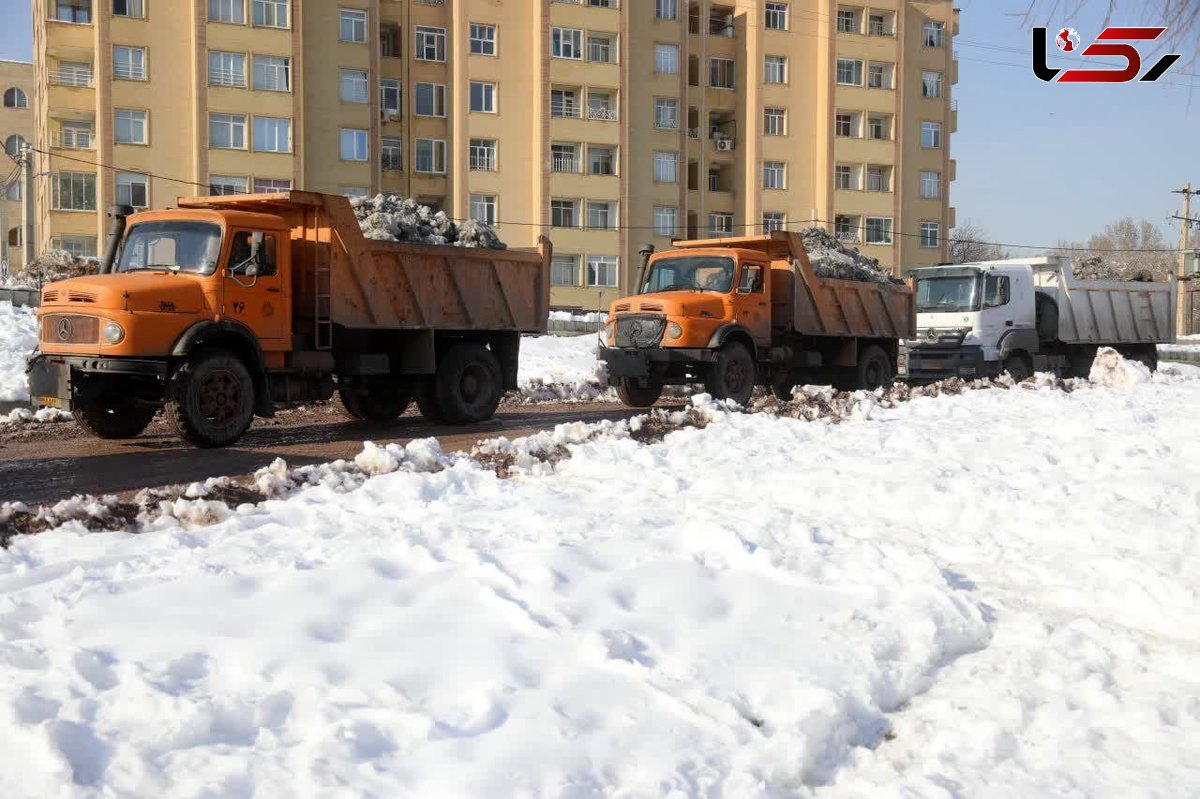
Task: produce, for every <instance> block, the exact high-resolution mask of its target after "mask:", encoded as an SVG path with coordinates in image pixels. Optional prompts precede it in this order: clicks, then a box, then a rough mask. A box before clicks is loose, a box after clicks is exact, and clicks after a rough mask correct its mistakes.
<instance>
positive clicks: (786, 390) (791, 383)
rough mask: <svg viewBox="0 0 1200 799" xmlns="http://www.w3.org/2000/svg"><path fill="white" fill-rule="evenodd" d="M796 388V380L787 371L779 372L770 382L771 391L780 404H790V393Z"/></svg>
mask: <svg viewBox="0 0 1200 799" xmlns="http://www.w3.org/2000/svg"><path fill="white" fill-rule="evenodd" d="M795 388H796V378H795V377H794V376H793V375H792V374H791V373H790V372H787V371H780V372H779V373H778V374H776V375H775V378H774V379H773V380H772V381H771V391H773V392H774V393H775V399H777V400H779V401H780V402H791V401H792V391H793V390H794V389H795Z"/></svg>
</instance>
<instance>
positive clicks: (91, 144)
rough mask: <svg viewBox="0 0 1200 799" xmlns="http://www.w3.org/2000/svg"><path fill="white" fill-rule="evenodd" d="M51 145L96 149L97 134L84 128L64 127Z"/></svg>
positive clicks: (65, 147) (52, 140) (75, 148)
mask: <svg viewBox="0 0 1200 799" xmlns="http://www.w3.org/2000/svg"><path fill="white" fill-rule="evenodd" d="M50 146H52V147H55V148H58V149H60V150H94V149H96V135H95V133H93V132H92V131H91V130H86V129H84V128H63V129H61V130H60V131H59V132H58V135H56V136H54V137H53V139H51V145H50Z"/></svg>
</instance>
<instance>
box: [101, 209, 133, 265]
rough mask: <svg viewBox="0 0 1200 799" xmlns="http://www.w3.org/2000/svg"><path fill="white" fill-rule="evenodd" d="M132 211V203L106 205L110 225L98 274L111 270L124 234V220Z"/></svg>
mask: <svg viewBox="0 0 1200 799" xmlns="http://www.w3.org/2000/svg"><path fill="white" fill-rule="evenodd" d="M132 213H133V206H132V205H110V206H108V218H109V219H111V220H112V225H111V226H110V227H109V229H108V241H107V242H106V243H105V247H104V260H103V261H101V262H100V274H102V275H107V274H109V273H110V272H112V270H113V264H114V263H115V262H116V260H117V250H118V249H120V247H121V239H122V238H124V236H125V220H126V218H127V217H128V216H129V215H130V214H132Z"/></svg>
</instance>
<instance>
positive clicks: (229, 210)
mask: <svg viewBox="0 0 1200 799" xmlns="http://www.w3.org/2000/svg"><path fill="white" fill-rule="evenodd" d="M178 205H179V207H178V208H174V209H171V210H167V211H152V212H146V213H139V214H133V215H128V212H129V211H131V209H123V208H120V207H116V208H114V209H113V210H112V212H111V215H112V216H113V218H114V221H113V230H112V233H111V234H110V236H109V246H108V251H107V253H106V255H105V259H104V263H103V265H102V267H101V274H99V275H96V276H93V277H82V278H74V279H71V280H64V281H59V282H56V283H51V284H49V285H48V286H46V287H45V289H44V290H43V295H42V306H41V309H40V310H39V313H38V318H39V322H40V328H41V335H40V338H41V341H40V344H39V352H37V353H35V355H34V358H33V359H31V361H30V366H29V383H30V394H31V395H32V398H33V399H32V401H33V403H34V404H36V405H47V406H52V407H57V408H63V409H66V410H70V411H71V412H72V413H73V414H74V416H75V419H76V420H77V421H78V422H79V424H80V426H82V427H83V428H84V429H85V430H87V431H88V432H90V433H92V434H94V435H97V436H100V437H103V438H128V437H132V436H136V435H137V434H138V433H140V432H141V431H142V430H144V429H145V428H146V426H147V425H148V424H149V423H150V420H151V419H152V418H153V416H154V414H155V413H156V412H158V411H159V410H160V409H161V410H162V411H163V413H164V415H165V416H166V418H167V420H168V421H169V422H170V423H171V424H172V425H173V426H174V428H175V429H176V430H177V431H178V432H179V434H180V435H181V436H182V437H183V438H185V439H186V440H188V441H190V442H192V443H194V444H196V445H199V446H224V445H227V444H230V443H232V442H234V441H236V440H237V439H238V438H239V437H240V436H241V435H242V434H243V433H244V432H245V431H246V429H247V427H249V425H250V422H251V420H252V417H254V416H256V415H257V416H270V415H272V413H273V412H274V410H275V409H276V408H279V407H286V406H288V405H295V404H300V403H306V402H312V401H315V400H324V399H329V398H330V397H331V396H332V395H333V393H334V392H335V390H336V391H337V393H338V394H339V395H340V397H341V399H342V402H343V404H344V405H345V408H346V410H347V411H348V412H349V413H350V414H351V415H352V416H354V417H357V418H360V419H372V420H389V419H394V418H396V417H398V416H399V415H400V414H402V413H403V412H404V411H405V409H406V408H407V407H408V405H409V403H410V402H411V401H412V400H413V399H415V400H416V401H417V404H418V405H419V407H420V409H421V412H422V413H423V414H424V415H425V416H426V417H429V418H431V419H433V420H435V421H438V422H442V423H447V424H468V423H471V422H477V421H480V420H483V419H487V418H489V417H491V416H492V415H493V413H494V412H495V410H496V406H497V404H498V403H499V401H500V396H501V393H502V392H503V390H504V389H506V388H515V387H516V381H517V357H518V352H519V337H520V334H521V333H543V332H545V328H546V320H547V317H548V309H549V282H550V277H549V272H550V257H551V248H550V243H549V242H548V241H547V240H545V239H542V240H541V243H540V245H539V247H538V251H537V252H531V251H530V252H522V251H516V250H484V249H467V248H460V247H451V246H431V245H423V244H401V243H396V242H381V241H369V240H367V239H366V238H365V237H364V236H363V234H362V231H361V230H360V228H359V226H358V222H357V221H356V220H355V217H354V212H353V210H352V209H351V207H350V204H349V202H348V201H347V200H346V199H345V198H344V197H337V196H330V195H323V194H315V193H311V192H299V191H293V192H284V193H280V194H262V195H246V196H223V197H201V198H196V199H191V200H181V201H180V202H179V203H178Z"/></svg>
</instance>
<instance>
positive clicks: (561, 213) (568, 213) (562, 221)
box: [550, 200, 579, 227]
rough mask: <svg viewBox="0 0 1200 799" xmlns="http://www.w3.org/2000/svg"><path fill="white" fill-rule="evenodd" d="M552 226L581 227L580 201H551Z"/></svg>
mask: <svg viewBox="0 0 1200 799" xmlns="http://www.w3.org/2000/svg"><path fill="white" fill-rule="evenodd" d="M550 225H551V226H552V227H579V201H578V200H551V201H550Z"/></svg>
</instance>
